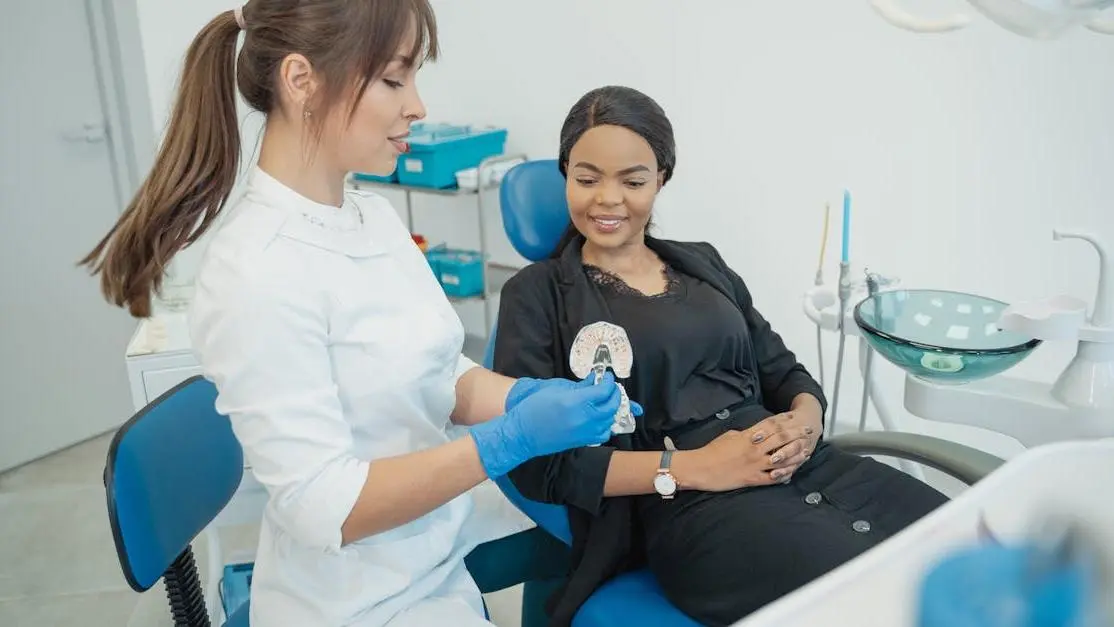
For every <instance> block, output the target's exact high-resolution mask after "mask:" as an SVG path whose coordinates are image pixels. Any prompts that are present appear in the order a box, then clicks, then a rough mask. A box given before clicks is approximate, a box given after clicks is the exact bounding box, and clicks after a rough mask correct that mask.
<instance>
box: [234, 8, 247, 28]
mask: <svg viewBox="0 0 1114 627" xmlns="http://www.w3.org/2000/svg"><path fill="white" fill-rule="evenodd" d="M232 15H234V16H235V17H236V24H237V25H238V26H239V27H240V30H245V29H247V25H246V24H245V23H244V7H242V6H239V7H236V8H235V9H232Z"/></svg>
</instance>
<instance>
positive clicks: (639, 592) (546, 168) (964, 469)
mask: <svg viewBox="0 0 1114 627" xmlns="http://www.w3.org/2000/svg"><path fill="white" fill-rule="evenodd" d="M499 200H500V206H501V211H502V218H503V227H504V229H505V231H506V233H507V237H508V238H509V239H510V242H511V244H512V245H513V246H514V248H515V250H516V251H518V253H519V254H520V255H522V256H523V257H525V258H526V259H527V260H529V261H531V262H534V261H540V260H542V259H545V258H548V257H549V256H550V254H551V253H552V252H553V249H554V248H555V247H556V245H557V243H558V240H559V239H560V237H561V235H562V234H563V233H564V231H565V229H566V228H567V227H568V225H569V215H568V205H567V204H566V201H565V179H564V177H563V176H562V175H561V172H560V170H559V169H558V166H557V161H556V160H538V161H529V162H526V163H523V164H520V165H518V166H515V167H514V168H512V169H511V170H510V171H508V172H507V173H506V175H505V176H504V178H503V182H502V184H501V187H500V199H499ZM497 332H498V324H496V326H495V328H493V329H492V332H491V336H490V338H489V340H488V344H487V350H486V354H485V355H484V365H485V366H486V367H488V368H491V367H492V362H493V359H494V352H495V337H496V333H497ZM830 441H831V442H832V443H834V444H837V445H838V446H839V447H840V448H842V449H844V450H846V451H848V452H851V453H855V454H861V455H885V456H893V457H898V458H902V459H908V460H911V461H915V462H918V463H922V464H924V465H927V466H930V467H933V468H936V469H937V470H940V471H941V472H944V473H946V474H949V475H951V476H953V477H955V478H957V479H959V480H960V481H963V482H965V483H967V484H968V485H970V484H973V483H975V482H976V481H978V480H979V479H981V478H982V477H984V476H986V475H987V474H989V473H990V472H992V471H993V470H994V469H996V468H997V467H998V466H999V465H1001V464H1002V463H1003V461H1002V460H1001V459H999V458H997V457H994V456H992V455H989V454H987V453H983V452H982V451H978V450H975V449H971V448H968V447H966V446H963V445H961V444H957V443H954V442H948V441H946V440H940V439H937V438H932V437H929V436H923V435H919V434H912V433H894V432H866V433H852V434H846V435H839V436H836V437H834V438H831V439H830ZM496 484H497V485H498V486H499V488H500V489H501V490H502V491H503V493H504V494H505V495H506V497H507V498H508V499H509V500H510V501H511V502H512V503H513V504H514V505H515V506H516V507H518V508H519V509H520V510H521V511H522V512H523V513H525V514H526V515H527V516H529V517H530V518H531V519H532V520H533V521H534V522H535V523H537V525H538V527H540V528H542V529H544V530H546V531H547V532H549V533H550V534H552V535H553V536H554V537H555V538H557V539H559V540H561V542H563V543H565V544H566V545H571V544H572V533H571V531H570V529H569V522H568V514H567V512H566V509H565V506H563V505H553V504H548V503H539V502H537V501H532V500H529V499H527V498H525V497H524V496H522V494H521V493H520V492H519V491H518V489H517V488H515V486H514V484H513V483H511V481H510V480H509V479H508V478H507V477H505V476H504V477H501V478H499V479H498V480H496ZM623 624H630V625H656V626H659V627H699V623H697V622H696V621H694V620H693V619H691V618H689V617H688V616H687V615H685V614H683V613H682V612H681V611H680V610H678V609H677V608H676V607H674V606H673V605H672V604H671V603H670V602H669V601H668V600H667V599H666V598H665V595H664V592H663V591H662V589H661V587H660V586H659V585H658V583H657V581H656V580H655V579H654V577H653V575H652V574H651V573H650V572H649V571H648V570H637V571H632V572H628V573H624V574H622V575H619V576H618V577H615V578H613V579H612V580H610V581H608V582H607V583H605V584H604V585H603V586H601V587H600V588H599V589H598V590H596V592H595V593H594V594H593V595H592V596H591V597H590V598H589V599H588V600H587V601H586V602H585V603H584V605H583V606H581V608H580V610H579V612H578V613H577V615H576V617H575V618H574V619H573V627H611V626H613V625H623Z"/></svg>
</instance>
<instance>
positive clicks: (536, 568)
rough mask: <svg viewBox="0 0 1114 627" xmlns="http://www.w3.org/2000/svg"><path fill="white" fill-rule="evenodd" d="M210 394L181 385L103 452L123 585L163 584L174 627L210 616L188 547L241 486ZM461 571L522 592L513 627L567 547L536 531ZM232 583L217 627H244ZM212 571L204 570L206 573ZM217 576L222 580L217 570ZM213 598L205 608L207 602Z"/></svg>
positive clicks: (494, 546) (490, 585)
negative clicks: (518, 586) (225, 615)
mask: <svg viewBox="0 0 1114 627" xmlns="http://www.w3.org/2000/svg"><path fill="white" fill-rule="evenodd" d="M216 398H217V390H216V387H215V386H213V384H212V383H211V382H209V381H207V380H205V379H203V378H202V377H200V376H195V377H191V378H189V379H186V380H185V381H183V382H182V383H180V384H178V385H177V386H175V387H174V388H173V389H171V390H169V391H168V392H166V393H165V394H163V395H162V396H160V397H159V398H157V399H155V400H154V401H152V402H151V403H150V404H148V405H147V406H146V407H144V408H143V409H142V410H140V411H139V412H138V413H137V414H135V416H133V417H132V418H131V419H130V420H128V422H127V423H125V424H124V425H123V426H122V427H120V429H119V430H118V431H117V432H116V435H115V437H114V438H113V440H112V444H111V445H110V447H109V450H108V460H107V463H106V465H105V471H104V483H105V494H106V497H107V500H108V517H109V523H110V526H111V528H112V536H113V540H114V542H115V545H116V554H117V557H118V559H119V561H120V567H121V569H122V570H123V573H124V578H125V579H126V580H127V582H128V585H130V586H131V587H132V589H134V590H135V591H136V592H145V591H147V590H149V589H150V588H151V587H152V586H154V585H155V584H156V583H157V582H158V581H159V579H163V580H164V582H165V584H166V592H167V597H168V600H169V603H170V612H171V614H172V616H173V617H174V624H175V625H177V626H179V627H209V626H210V625H212V624H213V623H212V622H211V618H210V617H211V616H215V615H216V614H217V613H216V612H213V611H211V609H210V608H207V607H206V603H205V596H204V591H203V589H202V586H201V581H200V577H199V575H198V570H197V566H196V563H195V561H194V557H193V550H192V548H191V544H192V543H193V541H194V539H195V538H196V537H197V536H198V535H199V534H200V533H201V532H202V531H203V530H204V529H205V528H206V527H208V526H209V525H210V523H212V522H213V521H214V520H215V519H216V518H217V515H218V514H220V513H221V512H222V511H224V510H225V507H226V506H227V505H228V504H229V501H231V499H232V497H233V495H234V494H235V492H236V490H237V488H238V487H239V485H240V480H241V479H242V477H243V471H244V457H243V450H242V449H241V448H240V443H239V442H238V441H237V440H236V437H235V435H234V434H233V432H232V426H231V423H230V422H229V420H228V418H227V417H226V416H223V415H221V414H219V413H217V411H216V408H215V406H214V403H215V401H216ZM464 561H465V565H466V567H467V568H468V571H469V573H470V574H471V575H472V577H473V578H474V579H475V580H476V584H477V586H478V587H479V589H480V591H481V592H483V593H488V592H495V591H497V590H502V589H504V588H507V587H510V586H514V585H516V584H519V583H525V584H526V585H525V588H526V595H525V598H524V599H523V604H522V615H523V627H543V625H544V623H543V622H537V621H536V620H528V619H529V617H533V616H543V615H544V611H545V610H544V607H545V605H544V604H545V595H544V594H541V593H539V592H538V591H539V590H540V588H539V587H538V585H541V584H542V583H543V582H546V581H548V580H551V579H552V578H553V577H557V576H560V574H561V573H564V572H566V571H567V570H568V547H566V546H565V545H563V544H561V543H560V542H558V541H556V540H554V539H553V538H552V537H551V536H549V534H547V533H545V532H544V531H542V530H541V529H530V530H528V531H523V532H520V533H516V534H513V535H510V536H507V537H505V538H500V539H498V540H492V541H491V542H487V543H484V544H481V545H479V546H478V547H476V548H475V549H473V550H472V552H471V553H469V554H468V555H467V556H466V557H465V560H464ZM251 566H252V565H251V564H243V565H237V573H238V574H239V575H240V576H241V579H242V581H241V579H238V580H237V581H236V583H235V586H236V587H235V588H229V590H228V591H225V592H230V591H232V590H233V589H234V590H236V592H237V594H230V595H227V596H226V598H224V599H223V601H224V605H226V606H229V607H228V608H227V609H228V613H229V614H230V616H229V617H228V619H227V620H226V621H225V622H224V627H246V626H247V625H248V615H249V612H250V609H249V607H250V600H244V601H242V602H240V603H239V604H237V603H236V601H238V599H236V598H232V597H237V596H239V597H247V596H248V594H244V593H245V592H247V587H248V586H250V572H249V573H248V574H247V576H246V577H244V576H243V575H244V573H243V572H242V568H240V567H243V568H247V569H248V570H249V571H250V568H251ZM210 572H212V569H210ZM226 576H227V571H226ZM226 583H227V582H226ZM214 601H216V599H210V602H214Z"/></svg>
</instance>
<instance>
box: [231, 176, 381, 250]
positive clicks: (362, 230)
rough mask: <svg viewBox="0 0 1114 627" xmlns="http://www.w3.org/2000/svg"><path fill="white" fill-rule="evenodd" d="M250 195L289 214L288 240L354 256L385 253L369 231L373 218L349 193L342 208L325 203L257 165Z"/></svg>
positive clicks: (285, 231) (284, 229) (284, 230)
mask: <svg viewBox="0 0 1114 627" xmlns="http://www.w3.org/2000/svg"><path fill="white" fill-rule="evenodd" d="M247 195H248V198H249V199H250V200H253V201H255V202H258V203H259V204H261V205H264V206H268V207H273V208H276V209H279V210H281V211H282V212H283V213H284V214H285V220H284V222H283V225H282V226H281V227H280V229H279V234H280V235H282V236H284V237H289V238H291V239H296V240H299V241H301V242H305V243H306V244H310V245H312V246H317V247H319V248H324V249H326V250H331V251H335V252H338V253H341V254H344V255H348V256H350V257H370V256H373V255H377V254H381V253H383V252H384V251H385V249H384V247H383V246H381V245H380V244H379V243H377V242H376V241H375V239H374V237H373V233H372V232H371V229H369V228H368V221H369V219H370V218H371V216H366V215H364V210H363V209H362V208H361V207H360V205H359V204H358V203H357V202H356V199H355V196H354V195H353V194H348V193H346V194H345V195H344V203H343V204H342V205H341V206H340V207H335V206H332V205H325V204H321V203H319V202H316V201H314V200H311V199H309V198H307V197H305V196H303V195H301V194H299V193H298V192H296V191H294V190H293V189H291V188H290V187H288V186H286V185H285V184H283V183H281V182H280V181H279V180H278V179H276V178H274V177H273V176H271V175H270V174H267V173H266V172H264V171H263V170H262V169H261V168H260V167H259V166H255V167H254V168H253V170H252V173H251V177H250V180H249V182H248V190H247Z"/></svg>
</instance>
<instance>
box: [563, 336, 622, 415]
mask: <svg viewBox="0 0 1114 627" xmlns="http://www.w3.org/2000/svg"><path fill="white" fill-rule="evenodd" d="M633 365H634V354H633V351H632V350H631V345H630V339H629V338H628V337H627V332H626V330H624V329H623V327H620V326H618V325H615V324H611V323H610V322H595V323H592V324H589V325H587V326H585V327H583V328H582V329H580V331H579V332H578V333H577V334H576V338H575V339H574V340H573V343H572V350H571V351H569V366H570V367H571V368H572V371H573V374H575V375H576V376H578V377H580V378H581V379H586V378H588V377H589V376H594V377H595V382H596V383H597V384H598V383H599V382H600V381H601V380H602V379H603V375H604V373H605V372H607V369H608V368H611V370H612V371H613V372H614V373H615V376H616V378H619V379H625V378H627V377H629V376H630V371H631V367H632V366H633ZM615 384H616V385H618V386H619V393H620V395H621V397H622V400H621V401H620V403H619V411H617V412H616V413H615V424H613V425H612V426H611V432H612V433H615V434H624V433H633V432H634V416H632V415H631V413H630V397H628V396H627V391H626V389H625V388H624V387H623V384H622V383H619V382H618V381H616V382H615Z"/></svg>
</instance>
